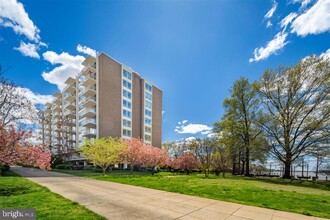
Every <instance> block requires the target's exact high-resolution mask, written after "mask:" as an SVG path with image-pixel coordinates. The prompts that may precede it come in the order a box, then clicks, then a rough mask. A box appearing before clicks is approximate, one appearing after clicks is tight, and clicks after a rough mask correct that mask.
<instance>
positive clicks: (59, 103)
mask: <svg viewBox="0 0 330 220" xmlns="http://www.w3.org/2000/svg"><path fill="white" fill-rule="evenodd" d="M53 103H54V104H55V105H61V104H62V99H61V98H55V99H54V102H53Z"/></svg>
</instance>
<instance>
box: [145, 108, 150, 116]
mask: <svg viewBox="0 0 330 220" xmlns="http://www.w3.org/2000/svg"><path fill="white" fill-rule="evenodd" d="M144 113H145V114H146V115H147V116H150V117H151V111H150V110H148V109H146V110H144Z"/></svg>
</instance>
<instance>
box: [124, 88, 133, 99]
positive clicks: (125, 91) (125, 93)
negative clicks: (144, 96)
mask: <svg viewBox="0 0 330 220" xmlns="http://www.w3.org/2000/svg"><path fill="white" fill-rule="evenodd" d="M123 95H124V96H125V97H126V98H129V99H131V98H132V93H130V92H129V91H127V90H125V89H124V90H123Z"/></svg>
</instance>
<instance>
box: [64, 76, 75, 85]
mask: <svg viewBox="0 0 330 220" xmlns="http://www.w3.org/2000/svg"><path fill="white" fill-rule="evenodd" d="M75 83H76V80H75V79H74V78H72V77H69V78H68V79H67V80H66V81H65V84H67V85H72V84H75Z"/></svg>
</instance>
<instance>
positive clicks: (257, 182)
mask: <svg viewBox="0 0 330 220" xmlns="http://www.w3.org/2000/svg"><path fill="white" fill-rule="evenodd" d="M56 171H59V172H65V173H69V174H73V175H79V176H84V177H90V178H94V179H98V180H105V181H113V182H119V183H125V184H130V185H136V186H143V187H148V188H153V189H160V190H165V191H170V192H178V193H182V194H189V195H195V196H200V197H205V198H211V199H218V200H223V201H229V202H236V203H241V204H247V205H253V206H259V207H265V208H272V209H277V210H283V211H290V212H296V213H300V214H305V215H313V216H318V217H325V218H330V182H325V181H317V182H315V183H313V182H307V181H303V182H301V181H291V180H283V179H269V178H245V177H235V176H228V177H226V178H222V177H217V176H213V175H212V176H210V178H205V177H204V176H203V175H200V174H195V175H189V176H187V175H173V174H171V173H158V174H155V176H151V175H150V174H145V173H134V174H133V175H129V174H128V172H125V171H113V172H112V173H108V174H107V176H102V174H101V173H94V172H91V171H75V170H56Z"/></svg>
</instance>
